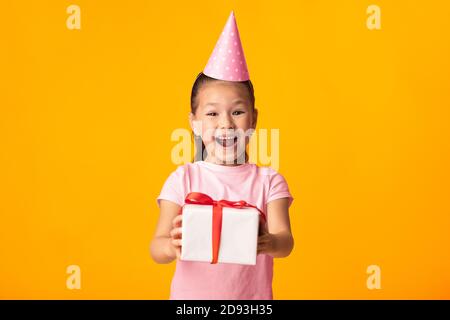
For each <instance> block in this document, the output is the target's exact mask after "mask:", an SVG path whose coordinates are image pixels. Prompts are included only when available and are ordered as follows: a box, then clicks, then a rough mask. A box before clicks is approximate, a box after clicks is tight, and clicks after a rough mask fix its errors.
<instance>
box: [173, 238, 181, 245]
mask: <svg viewBox="0 0 450 320" xmlns="http://www.w3.org/2000/svg"><path fill="white" fill-rule="evenodd" d="M172 244H173V245H174V246H175V247H181V239H172Z"/></svg>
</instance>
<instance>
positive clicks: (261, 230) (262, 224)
mask: <svg viewBox="0 0 450 320" xmlns="http://www.w3.org/2000/svg"><path fill="white" fill-rule="evenodd" d="M268 232H269V231H268V230H267V225H266V223H265V222H262V221H261V220H260V223H259V230H258V233H259V234H260V235H261V234H266V233H268Z"/></svg>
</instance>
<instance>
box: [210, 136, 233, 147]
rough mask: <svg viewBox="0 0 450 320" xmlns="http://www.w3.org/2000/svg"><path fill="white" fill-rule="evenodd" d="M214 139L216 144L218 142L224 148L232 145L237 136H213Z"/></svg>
mask: <svg viewBox="0 0 450 320" xmlns="http://www.w3.org/2000/svg"><path fill="white" fill-rule="evenodd" d="M215 140H216V142H217V143H218V144H220V145H221V146H222V147H224V148H228V147H231V146H234V145H235V144H236V142H237V140H238V138H237V137H221V138H219V137H215Z"/></svg>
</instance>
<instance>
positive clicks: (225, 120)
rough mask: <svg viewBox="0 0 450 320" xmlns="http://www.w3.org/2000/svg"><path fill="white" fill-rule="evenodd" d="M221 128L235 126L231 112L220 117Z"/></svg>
mask: <svg viewBox="0 0 450 320" xmlns="http://www.w3.org/2000/svg"><path fill="white" fill-rule="evenodd" d="M219 128H220V129H233V128H234V123H233V119H232V118H231V117H230V115H229V114H224V115H222V116H221V117H220V121H219Z"/></svg>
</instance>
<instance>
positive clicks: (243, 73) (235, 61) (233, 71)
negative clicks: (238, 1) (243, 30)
mask: <svg viewBox="0 0 450 320" xmlns="http://www.w3.org/2000/svg"><path fill="white" fill-rule="evenodd" d="M203 73H204V74H206V75H207V76H209V77H211V78H214V79H219V80H226V81H246V80H248V79H249V74H248V70H247V63H246V62H245V57H244V50H243V49H242V44H241V38H240V37H239V31H238V28H237V24H236V19H235V18H234V12H233V11H231V14H230V16H229V17H228V21H227V23H226V25H225V28H223V31H222V34H221V35H220V38H219V41H217V44H216V47H215V48H214V51H213V53H212V54H211V57H209V60H208V63H207V65H206V67H205V70H203Z"/></svg>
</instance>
